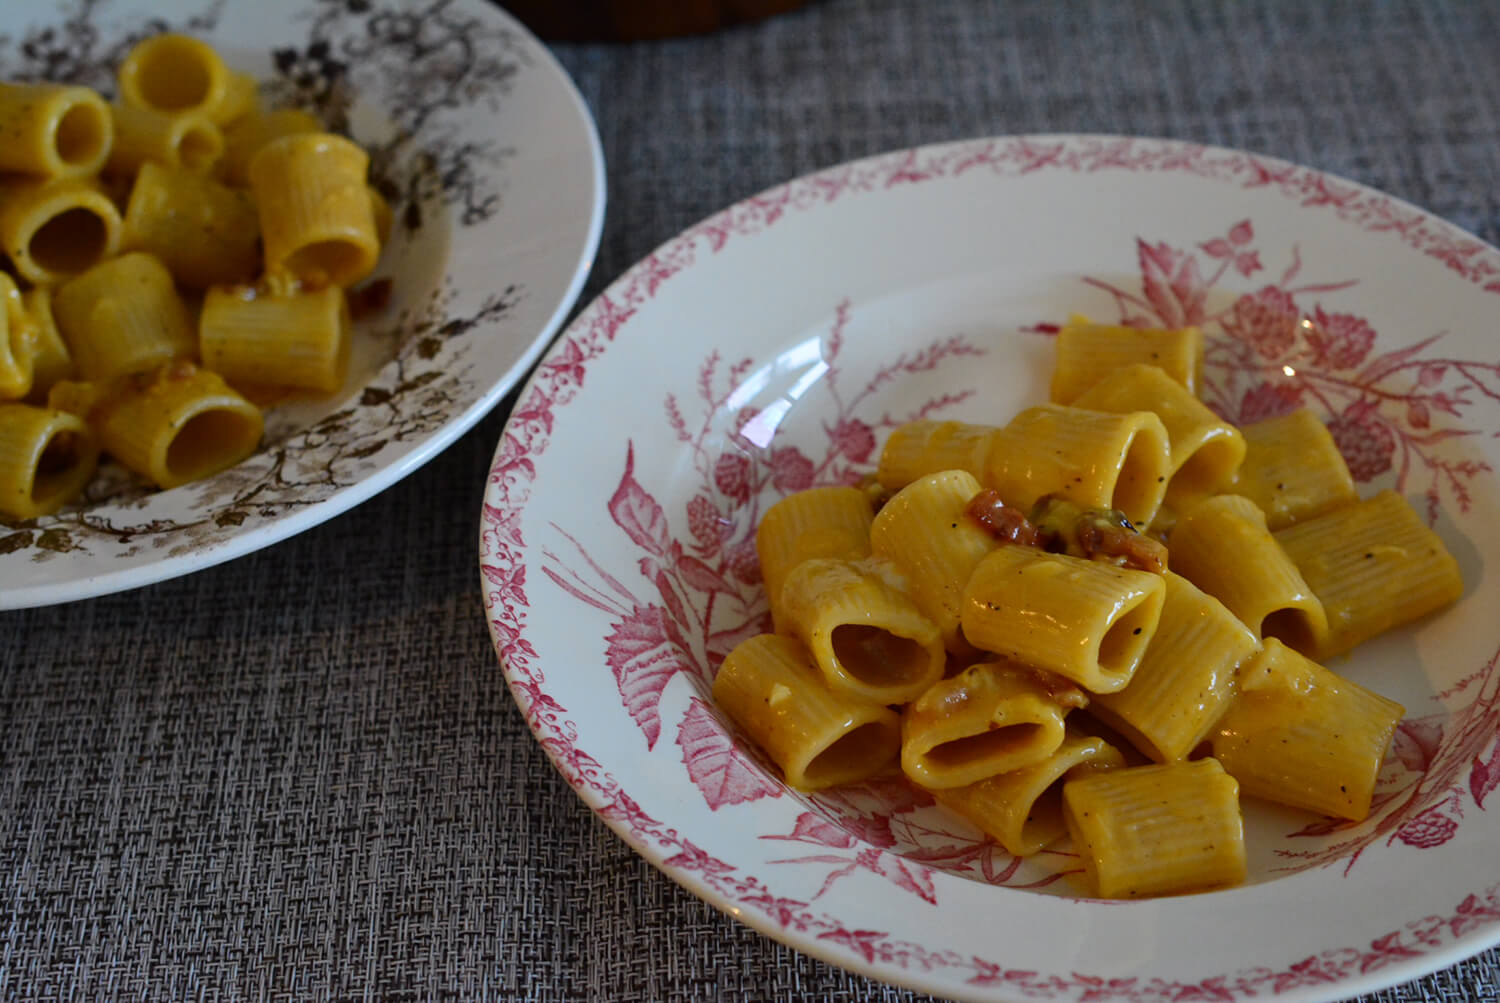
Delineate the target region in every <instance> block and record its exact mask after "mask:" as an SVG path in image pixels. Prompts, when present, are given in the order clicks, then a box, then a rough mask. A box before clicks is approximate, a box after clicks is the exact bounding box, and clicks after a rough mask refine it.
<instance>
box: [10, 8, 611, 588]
mask: <svg viewBox="0 0 1500 1003" xmlns="http://www.w3.org/2000/svg"><path fill="white" fill-rule="evenodd" d="M461 2H463V3H464V4H465V5H466V6H467V7H468V9H469V10H471V11H474V12H476V13H478V14H480V15H481V16H483V17H488V18H494V19H495V20H496V21H497V22H498V23H499V24H501V25H503V26H504V27H505V28H506V30H508V31H511V32H513V33H515V35H516V36H517V37H518V38H520V39H521V40H522V41H523V43H524V45H525V48H526V51H527V55H528V56H529V57H530V58H532V59H533V60H535V61H536V64H537V67H538V69H539V70H541V71H543V72H545V74H546V76H547V77H548V79H550V80H551V81H552V84H553V85H554V86H558V87H559V90H560V93H561V94H563V95H565V96H566V97H567V99H568V105H569V108H570V110H571V111H572V112H574V113H575V115H576V117H577V121H576V122H575V123H574V125H577V126H581V127H582V130H583V137H582V138H583V140H584V142H585V145H586V147H587V149H588V152H589V162H590V163H589V197H590V206H589V220H588V225H587V228H586V230H585V235H584V242H583V246H582V247H581V248H580V249H579V254H578V257H577V260H576V261H575V262H574V264H573V271H572V275H571V276H570V277H569V279H568V282H567V284H566V285H565V287H564V289H563V292H562V295H561V296H560V297H559V299H558V301H557V302H556V303H555V304H554V306H553V308H552V310H551V311H550V313H549V314H548V315H547V317H546V319H545V321H544V323H543V324H542V325H541V326H540V327H539V328H538V329H537V332H536V334H535V335H533V336H532V338H531V341H530V342H529V343H528V344H527V346H526V348H525V350H524V351H523V352H522V353H521V354H520V355H519V356H518V357H517V358H516V359H515V361H514V362H512V363H511V364H510V365H509V366H508V367H507V368H506V370H505V372H504V373H502V374H501V375H500V378H499V379H498V380H496V381H495V382H494V383H493V384H491V385H490V386H489V387H487V388H486V389H485V391H484V392H483V393H481V394H480V395H479V396H478V397H476V398H475V399H474V400H473V402H472V403H470V404H469V405H468V406H467V407H466V408H464V409H463V410H462V411H461V412H459V413H458V414H456V415H454V416H453V417H452V418H450V419H449V420H448V421H446V422H444V423H443V424H442V425H441V426H440V427H439V428H437V429H435V430H434V431H433V432H431V433H430V434H428V435H427V436H426V437H425V438H423V439H422V440H421V442H420V443H419V444H418V445H417V446H416V448H414V449H412V450H410V451H408V452H406V453H405V454H403V455H402V456H400V457H398V458H395V459H394V460H393V461H392V462H389V463H387V464H385V465H384V466H381V467H379V468H378V469H376V470H374V471H372V472H371V473H369V474H368V475H366V476H364V477H361V478H360V479H359V480H357V481H355V482H354V483H352V484H350V485H348V486H347V487H344V488H340V489H339V490H337V491H335V492H333V493H332V494H330V495H329V496H328V497H327V498H325V499H323V500H322V501H320V502H318V503H316V504H314V505H310V506H307V507H306V508H294V509H292V510H290V512H289V513H287V514H283V515H278V516H276V517H274V518H272V519H271V520H269V521H268V522H266V523H265V524H263V525H258V526H255V527H254V528H252V529H250V530H248V531H246V532H241V533H233V534H231V535H229V536H228V537H226V538H224V539H222V540H218V541H213V542H210V543H209V544H207V545H206V546H203V547H201V548H194V549H193V550H191V551H188V552H186V553H182V554H176V555H172V554H163V555H158V556H156V558H155V559H154V560H148V561H145V562H141V563H137V564H127V565H126V566H124V567H120V568H114V569H108V570H104V571H102V572H100V573H97V574H85V575H81V576H78V577H74V578H70V579H67V580H64V581H57V582H45V583H42V584H38V585H28V584H27V583H25V582H24V581H22V582H20V583H19V584H17V585H14V586H10V585H0V612H3V611H7V610H22V609H37V608H42V607H47V606H56V605H61V604H65V603H71V602H77V601H82V600H85V599H93V598H97V597H100V596H105V595H113V594H117V593H120V592H126V591H131V590H134V589H137V588H144V587H146V586H149V585H155V584H159V583H161V582H164V581H169V580H171V579H174V578H180V577H183V576H185V575H189V574H193V573H195V572H198V571H205V570H207V569H209V568H212V567H216V566H218V565H220V564H224V563H226V562H228V561H232V560H235V559H237V558H240V557H244V556H246V555H248V554H251V553H254V552H256V551H258V550H262V549H265V548H266V547H270V546H273V545H275V544H277V543H281V542H283V541H284V540H288V539H290V538H292V537H293V536H297V535H299V534H301V533H304V532H306V531H307V530H310V529H313V528H315V527H317V526H319V525H322V524H323V523H325V522H328V521H330V520H332V519H335V518H337V517H338V516H340V515H343V514H344V513H345V512H348V511H349V510H350V509H352V508H354V507H355V506H357V505H359V504H361V503H363V502H365V501H368V500H369V499H371V498H373V497H374V496H375V495H377V494H380V493H381V492H382V491H384V490H386V489H387V488H389V487H392V486H393V485H395V484H397V483H398V482H400V481H402V480H404V479H406V478H407V477H408V476H410V475H411V474H413V473H415V472H416V471H417V470H418V469H419V468H421V467H422V466H425V465H426V464H427V463H428V462H429V461H431V460H432V459H433V458H435V457H436V456H437V455H438V454H440V453H442V452H443V451H444V450H446V449H447V448H448V447H449V446H451V445H453V444H454V443H455V442H457V441H458V440H459V439H460V438H462V437H463V435H464V434H465V433H467V432H468V431H469V430H470V429H472V428H473V427H474V426H475V425H477V424H478V423H479V421H480V420H481V419H482V418H483V417H484V416H485V415H486V414H488V413H489V412H490V411H491V410H493V409H494V407H495V405H496V404H498V403H499V402H500V401H501V400H502V399H503V398H504V397H505V395H506V394H508V393H510V392H511V391H512V390H516V389H518V388H519V387H520V385H521V384H522V382H523V378H524V377H525V376H526V375H527V374H528V373H529V372H530V370H531V368H532V367H533V366H534V365H535V364H536V363H537V361H538V360H539V359H540V358H541V357H542V355H543V353H544V352H545V351H546V350H547V349H548V348H549V347H550V346H551V345H552V343H553V341H554V340H555V339H556V337H557V335H558V333H559V331H560V330H561V329H562V327H563V321H564V320H566V319H567V317H568V315H569V313H570V312H571V311H572V309H573V308H574V306H576V305H577V302H578V298H579V296H580V295H581V294H582V292H583V288H584V285H585V284H586V283H587V281H588V278H589V275H590V274H591V273H592V272H593V268H594V264H595V262H596V260H597V258H598V253H599V245H600V241H601V239H602V237H603V233H604V220H605V216H606V211H607V207H608V182H607V171H606V164H605V160H604V148H603V144H602V142H601V141H600V138H599V129H598V124H597V123H596V122H595V120H594V116H593V113H592V111H591V109H590V108H589V105H588V102H587V101H586V100H585V99H584V97H583V93H582V92H581V91H580V90H579V89H578V85H577V83H576V82H575V81H574V80H573V78H572V76H571V75H570V74H569V73H568V71H567V69H566V68H565V67H564V66H563V65H562V63H561V61H560V60H559V59H558V58H557V56H556V54H554V53H553V52H552V50H551V49H550V48H549V47H548V46H547V45H546V44H545V43H543V42H542V41H541V40H540V39H539V38H537V36H536V35H535V34H533V33H532V32H531V30H530V29H529V28H527V27H526V25H524V24H523V23H521V21H520V20H518V19H517V18H516V17H515V16H514V15H512V14H511V13H510V12H509V11H508V10H506V9H504V8H503V7H500V6H498V5H496V4H493V3H485V2H483V0H461ZM21 13H23V14H24V12H21ZM387 365H388V363H385V364H382V366H381V368H380V369H379V370H377V371H376V376H377V377H378V374H379V373H381V372H384V371H385V368H386V366H387ZM357 391H358V388H357V387H355V388H352V391H351V392H354V393H357ZM262 448H264V447H262ZM58 557H59V558H61V559H65V555H58Z"/></svg>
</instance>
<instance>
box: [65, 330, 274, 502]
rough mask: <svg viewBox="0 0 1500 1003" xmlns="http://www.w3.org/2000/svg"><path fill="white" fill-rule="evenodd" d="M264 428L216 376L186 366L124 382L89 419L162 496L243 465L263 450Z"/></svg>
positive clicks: (114, 452) (113, 451)
mask: <svg viewBox="0 0 1500 1003" xmlns="http://www.w3.org/2000/svg"><path fill="white" fill-rule="evenodd" d="M65 386H66V384H58V388H62V387H65ZM58 388H54V394H56V392H57V389H58ZM262 421H263V419H262V417H261V413H260V409H259V408H257V407H256V406H255V405H253V404H251V403H250V402H249V401H247V400H245V399H244V398H243V397H241V396H240V395H239V394H237V393H235V392H234V391H233V390H232V389H230V387H229V385H228V384H227V383H225V382H224V381H223V379H221V378H220V377H219V376H218V374H216V373H212V372H209V371H208V370H206V369H199V368H198V366H197V365H195V364H194V363H192V362H189V361H187V360H185V359H178V360H176V361H174V362H168V363H166V364H165V365H162V366H159V367H157V368H156V369H154V370H151V371H147V372H135V373H130V374H127V375H125V376H122V377H120V378H119V379H117V380H115V381H113V382H112V384H111V386H110V387H109V388H108V389H107V390H106V391H105V392H104V393H103V394H102V396H101V397H100V399H99V400H98V402H97V403H96V404H95V405H94V406H93V408H92V409H91V410H90V412H89V422H90V424H91V425H92V426H93V427H94V428H95V429H96V431H97V434H98V436H99V443H100V445H101V446H103V447H104V449H105V450H107V451H108V452H109V454H110V455H111V456H113V457H114V458H115V459H116V460H118V461H120V463H121V464H122V465H123V466H125V467H127V468H129V469H130V470H133V471H135V472H136V473H138V474H141V475H142V476H144V477H147V478H149V479H150V480H151V481H152V482H153V483H155V484H156V485H157V486H159V487H163V488H172V487H176V486H177V485H179V484H186V483H187V482H188V481H194V480H199V479H201V478H204V477H209V476H212V475H213V474H216V473H218V472H219V471H221V470H227V469H228V468H230V467H232V466H234V465H235V464H236V463H239V462H240V461H241V460H243V459H245V457H247V456H249V455H250V454H251V453H253V452H255V448H256V446H258V445H259V444H260V435H261V429H262Z"/></svg>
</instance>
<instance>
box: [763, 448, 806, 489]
mask: <svg viewBox="0 0 1500 1003" xmlns="http://www.w3.org/2000/svg"><path fill="white" fill-rule="evenodd" d="M812 482H813V463H812V460H809V459H808V458H807V457H806V456H803V455H802V451H801V450H800V449H798V448H797V447H796V446H782V447H780V448H777V449H773V450H772V451H771V483H772V484H774V485H775V486H776V490H778V491H785V492H792V491H802V490H804V489H806V488H810V487H812Z"/></svg>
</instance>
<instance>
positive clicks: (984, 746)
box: [926, 721, 1045, 767]
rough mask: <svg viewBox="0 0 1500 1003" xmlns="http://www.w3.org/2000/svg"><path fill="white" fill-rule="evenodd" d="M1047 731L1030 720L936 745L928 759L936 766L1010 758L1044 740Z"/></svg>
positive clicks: (929, 752) (928, 753)
mask: <svg viewBox="0 0 1500 1003" xmlns="http://www.w3.org/2000/svg"><path fill="white" fill-rule="evenodd" d="M1044 731H1045V729H1044V728H1043V727H1042V726H1041V725H1039V724H1033V723H1031V722H1029V721H1027V722H1023V723H1020V724H1008V725H1004V726H1003V727H1000V728H995V729H992V730H990V731H984V732H980V733H979V734H977V735H966V736H964V737H963V738H955V739H954V740H953V741H951V742H943V743H941V744H940V745H935V746H933V747H932V748H931V749H929V750H927V756H926V758H927V759H928V760H930V761H931V763H932V765H934V766H938V767H956V766H964V765H967V764H969V763H975V762H983V761H985V760H991V759H1000V758H1003V757H1009V756H1012V755H1014V754H1015V753H1018V752H1021V751H1023V750H1025V749H1027V748H1028V747H1030V746H1033V745H1035V744H1036V743H1037V742H1039V741H1041V739H1042V737H1043V732H1044Z"/></svg>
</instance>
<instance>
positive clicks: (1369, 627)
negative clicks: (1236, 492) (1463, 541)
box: [1276, 491, 1464, 659]
mask: <svg viewBox="0 0 1500 1003" xmlns="http://www.w3.org/2000/svg"><path fill="white" fill-rule="evenodd" d="M1276 542H1277V543H1279V544H1280V545H1281V547H1282V549H1283V550H1285V551H1286V554H1287V556H1288V557H1289V558H1291V560H1292V563H1293V564H1295V565H1296V566H1297V570H1298V571H1299V572H1301V574H1302V577H1303V578H1304V579H1305V580H1306V581H1307V584H1308V587H1310V588H1311V589H1312V591H1313V593H1314V594H1315V595H1316V596H1317V597H1318V599H1319V600H1320V601H1321V602H1322V604H1323V611H1324V613H1325V614H1326V617H1327V626H1326V629H1325V630H1323V631H1321V632H1318V633H1316V634H1315V635H1314V640H1313V644H1312V650H1311V651H1310V652H1309V654H1310V655H1311V656H1312V657H1314V658H1319V659H1328V658H1332V657H1333V656H1334V655H1341V654H1343V653H1344V652H1346V651H1348V650H1349V649H1350V648H1353V647H1354V646H1355V645H1357V644H1359V643H1361V642H1363V641H1366V640H1368V639H1370V638H1372V637H1374V636H1376V635H1377V634H1381V633H1384V632H1385V631H1387V630H1390V629H1391V628H1393V627H1399V626H1401V625H1402V624H1405V623H1410V622H1411V621H1413V620H1416V619H1418V618H1420V617H1423V616H1426V615H1427V614H1428V613H1431V612H1432V611H1434V610H1437V609H1441V608H1442V607H1444V606H1447V605H1448V604H1449V603H1451V602H1454V601H1455V600H1457V599H1458V598H1459V597H1460V596H1461V595H1463V591H1464V582H1463V576H1462V575H1460V574H1459V571H1458V562H1457V561H1455V560H1454V559H1453V555H1452V554H1450V553H1448V548H1447V547H1445V546H1443V541H1442V540H1441V539H1439V538H1438V535H1437V534H1436V533H1434V532H1433V531H1432V530H1430V529H1428V528H1427V526H1426V524H1424V523H1423V522H1422V518H1421V516H1419V515H1417V513H1416V512H1415V511H1413V510H1412V507H1411V506H1410V505H1409V504H1407V502H1406V499H1404V498H1402V497H1401V496H1400V495H1398V494H1396V493H1395V492H1394V491H1382V492H1380V493H1379V494H1377V495H1376V496H1375V497H1373V498H1370V499H1368V500H1366V501H1362V502H1357V503H1355V504H1353V505H1348V506H1345V507H1344V508H1338V509H1334V510H1333V511H1331V512H1327V513H1325V514H1323V515H1320V516H1315V517H1313V518H1310V519H1307V520H1304V521H1302V522H1298V523H1296V524H1295V525H1292V526H1288V527H1287V528H1286V529H1283V530H1281V531H1279V532H1278V533H1276Z"/></svg>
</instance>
